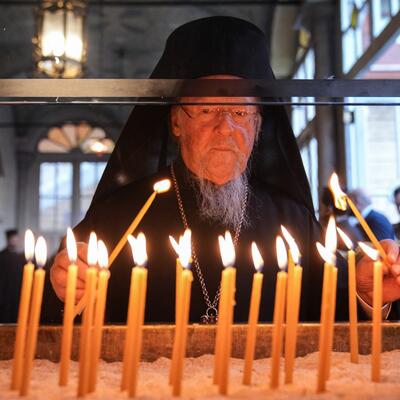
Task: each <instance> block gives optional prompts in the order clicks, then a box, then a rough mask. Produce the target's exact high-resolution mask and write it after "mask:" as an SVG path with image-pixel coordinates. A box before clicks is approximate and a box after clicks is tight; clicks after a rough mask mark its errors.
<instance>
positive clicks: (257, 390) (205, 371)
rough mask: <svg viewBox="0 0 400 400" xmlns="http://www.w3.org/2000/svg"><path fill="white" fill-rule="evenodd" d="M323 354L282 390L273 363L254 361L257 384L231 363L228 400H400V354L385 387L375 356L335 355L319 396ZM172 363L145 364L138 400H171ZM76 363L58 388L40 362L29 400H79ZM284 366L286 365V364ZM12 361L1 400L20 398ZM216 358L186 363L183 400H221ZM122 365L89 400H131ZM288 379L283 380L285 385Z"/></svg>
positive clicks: (387, 365) (300, 363)
mask: <svg viewBox="0 0 400 400" xmlns="http://www.w3.org/2000/svg"><path fill="white" fill-rule="evenodd" d="M317 363H318V354H317V353H313V354H309V355H307V356H306V357H304V358H298V359H297V360H296V369H295V374H294V384H292V385H282V384H281V386H280V388H279V389H278V390H275V391H271V390H270V389H269V386H268V385H269V366H270V359H266V360H257V361H255V362H254V372H253V385H252V386H251V387H247V386H243V385H242V384H241V381H242V374H243V360H238V359H232V360H231V363H230V366H231V368H230V386H229V397H232V398H233V399H247V398H252V399H263V400H264V399H291V400H292V399H323V400H325V399H362V400H368V399H393V400H394V399H396V400H399V399H400V350H395V351H391V352H387V353H383V354H382V382H381V383H372V382H371V379H370V375H371V366H370V356H360V363H359V364H351V363H350V361H349V354H348V353H333V354H332V370H331V379H330V380H329V382H328V385H327V388H328V391H327V392H326V393H324V394H320V395H317V394H316V393H315V387H316V376H317V372H316V371H317ZM169 366H170V360H169V359H166V358H160V359H158V360H157V361H155V362H152V363H141V367H140V372H139V386H138V393H137V395H138V397H139V398H142V399H165V398H172V396H171V387H170V386H169V385H168V373H169ZM77 367H78V365H77V363H75V362H72V364H71V375H70V383H69V385H68V387H67V388H60V387H59V386H57V382H58V364H54V363H52V362H50V361H47V360H36V361H35V364H34V370H33V372H32V382H31V387H30V394H29V396H27V397H26V398H27V399H44V398H46V399H49V400H53V399H54V400H58V399H74V398H76V386H77ZM282 367H283V363H282ZM10 374H11V361H0V399H1V400H3V399H4V400H5V399H17V398H20V397H19V396H18V393H17V392H11V391H10V390H9V383H10ZM212 374H213V356H211V355H205V356H202V357H199V358H190V359H187V360H186V362H185V370H184V382H183V392H182V394H183V396H182V397H183V398H186V399H200V398H213V399H217V398H221V397H220V396H219V395H218V389H217V387H216V386H214V385H213V384H212ZM120 379H121V363H120V362H114V363H106V362H104V361H102V362H101V364H100V368H99V379H98V383H97V389H96V392H95V393H93V394H91V395H89V396H87V398H88V399H126V398H127V397H128V396H127V393H126V392H124V393H121V392H120V390H119V385H120ZM282 381H283V376H282V375H281V382H282Z"/></svg>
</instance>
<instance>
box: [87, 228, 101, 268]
mask: <svg viewBox="0 0 400 400" xmlns="http://www.w3.org/2000/svg"><path fill="white" fill-rule="evenodd" d="M97 259H98V254H97V236H96V234H95V233H94V232H91V233H90V236H89V245H88V254H87V261H88V264H89V266H95V265H96V264H97Z"/></svg>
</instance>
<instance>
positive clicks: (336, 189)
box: [329, 173, 347, 211]
mask: <svg viewBox="0 0 400 400" xmlns="http://www.w3.org/2000/svg"><path fill="white" fill-rule="evenodd" d="M329 189H330V190H331V192H332V194H333V200H334V203H335V207H336V208H338V209H339V210H342V211H345V210H346V209H347V202H346V198H347V195H346V193H344V192H343V191H342V189H341V188H340V184H339V177H338V176H337V174H336V173H333V174H332V176H331V178H330V180H329Z"/></svg>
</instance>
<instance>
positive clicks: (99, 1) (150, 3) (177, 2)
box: [0, 0, 303, 7]
mask: <svg viewBox="0 0 400 400" xmlns="http://www.w3.org/2000/svg"><path fill="white" fill-rule="evenodd" d="M302 2H303V1H302V0H287V1H285V0H115V1H113V0H90V1H89V6H90V7H93V6H97V7H103V6H104V7H163V6H187V7H193V6H246V7H248V6H268V5H269V6H271V5H274V6H293V5H301V4H302ZM1 5H5V6H12V7H14V6H37V5H38V1H37V0H20V1H17V0H0V6H1Z"/></svg>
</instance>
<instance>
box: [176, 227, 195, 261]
mask: <svg viewBox="0 0 400 400" xmlns="http://www.w3.org/2000/svg"><path fill="white" fill-rule="evenodd" d="M180 242H181V243H180V244H179V249H180V251H179V260H180V262H181V264H182V267H183V268H188V267H189V266H190V262H191V260H192V231H191V230H190V229H186V230H185V232H184V234H183V236H182V238H181V240H180Z"/></svg>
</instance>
